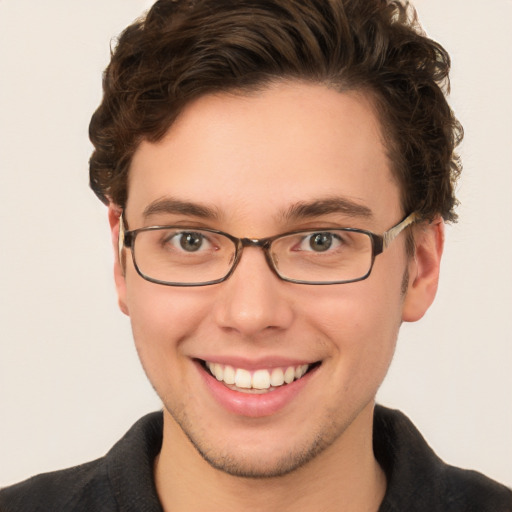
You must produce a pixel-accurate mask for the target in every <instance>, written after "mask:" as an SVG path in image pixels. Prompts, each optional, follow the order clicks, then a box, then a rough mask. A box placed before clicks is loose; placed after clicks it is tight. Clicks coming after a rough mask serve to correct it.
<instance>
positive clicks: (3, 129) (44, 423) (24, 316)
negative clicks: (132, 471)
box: [0, 0, 512, 486]
mask: <svg viewBox="0 0 512 512" xmlns="http://www.w3.org/2000/svg"><path fill="white" fill-rule="evenodd" d="M150 4H151V2H150V1H149V0H87V1H86V2H85V1H81V2H76V1H70V0H46V1H44V2H40V1H38V0H0V220H1V222H0V244H1V249H0V250H1V252H0V258H1V261H0V300H1V303H0V315H1V318H0V486H2V485H7V484H10V483H13V482H15V481H18V480H20V479H23V478H26V477H28V476H31V475H33V474H35V473H39V472H42V471H48V470H52V469H57V468H63V467H67V466H70V465H75V464H78V463H81V462H85V461H87V460H91V459H93V458H96V457H99V456H102V455H103V454H104V453H105V452H106V451H107V450H108V449H109V448H110V447H111V446H112V445H113V444H114V442H115V441H116V440H117V439H119V438H120V437H121V435H122V434H123V433H124V432H125V431H126V430H127V429H128V428H129V427H130V426H131V424H132V423H133V422H134V421H135V420H136V419H137V418H139V417H140V416H141V415H142V414H144V413H146V412H148V411H152V410H155V409H157V408H159V407H160V403H159V400H158V399H157V397H156V396H155V394H154V392H153V390H152V389H151V387H150V385H149V384H148V383H147V381H146V378H145V376H144V374H143V371H142V370H141V368H140V366H139V363H138V359H137V356H136V353H135V350H134V347H133V343H132V338H131V332H130V326H129V321H128V319H127V318H126V317H124V316H123V315H122V314H121V313H120V312H119V311H118V309H117V305H116V297H115V291H114V286H113V280H112V276H111V274H112V272H111V267H112V254H111V247H110V239H109V231H108V225H107V216H106V213H107V211H106V208H105V207H104V206H103V205H102V204H101V203H100V202H99V201H98V200H97V199H96V198H95V197H94V195H93V194H92V192H91V191H90V190H89V189H88V158H89V155H90V153H91V145H90V143H89V141H88V136H87V130H88V123H89V118H90V116H91V114H92V112H93V111H94V109H95V108H96V106H97V105H98V103H99V101H100V98H101V72H102V70H103V69H104V67H105V66H106V64H107V63H108V59H109V51H110V50H109V47H110V44H111V40H112V38H113V37H114V36H115V35H117V34H118V33H119V32H120V31H121V30H122V29H123V28H124V27H125V26H126V25H127V24H128V23H130V22H131V21H132V20H134V19H135V18H136V17H137V16H139V15H140V14H141V13H142V12H143V11H145V10H146V9H147V8H148V7H149V6H150ZM415 4H416V6H417V9H418V12H419V15H420V19H421V21H422V24H423V26H424V28H425V29H426V31H427V32H428V34H429V35H430V36H431V37H433V38H434V39H436V40H438V41H440V42H441V43H442V44H443V45H444V46H445V47H446V48H447V49H448V51H449V52H450V54H451V55H452V58H453V73H452V95H451V100H450V101H451V104H452V106H453V108H454V109H455V110H456V112H457V114H458V116H459V118H460V119H461V121H462V123H463V124H464V127H465V131H466V137H465V141H464V143H463V146H462V148H461V153H462V157H463V160H464V165H465V170H464V173H463V177H462V179H461V182H460V185H459V188H458V194H459V197H460V200H461V206H460V208H459V214H460V222H459V223H458V224H456V225H454V226H450V227H448V230H447V243H446V251H445V257H444V263H443V267H442V276H441V284H440V288H439V292H438V297H437V299H436V302H435V304H434V306H433V307H432V308H431V310H430V311H429V312H428V314H427V315H426V317H425V318H424V319H423V320H422V321H420V322H418V323H417V324H412V325H405V326H404V327H403V329H402V332H401V335H400V339H399V344H398V349H397V353H396V357H395V361H394V363H393V365H392V367H391V370H390V374H389V376H388V378H387V381H386V382H385V384H384V385H383V387H382V389H381V391H380V392H379V396H378V399H379V401H380V402H381V403H383V404H385V405H389V406H391V407H397V408H400V409H402V410H403V411H405V412H406V413H407V414H408V415H409V416H410V418H411V419H412V420H413V421H414V422H415V424H416V425H417V426H418V428H419V429H420V430H421V431H422V433H423V434H424V436H425V437H426V438H427V440H428V441H429V443H430V444H431V446H432V447H433V448H434V449H435V450H436V451H437V453H438V454H439V455H440V456H441V457H442V458H443V459H445V460H446V461H447V462H449V463H452V464H455V465H458V466H462V467H469V468H474V469H477V470H479V471H481V472H484V473H486V474H488V475H489V476H491V477H493V478H495V479H497V480H499V481H501V482H503V483H506V484H507V485H509V486H511V485H512V403H511V402H512V401H511V390H512V370H511V368H512V243H511V235H512V229H511V225H512V201H511V200H510V197H511V192H512V172H511V171H512V151H511V140H512V137H511V136H512V99H511V98H512V96H511V91H512V72H511V69H512V66H511V63H512V37H511V29H510V23H511V22H512V2H511V1H510V0H487V1H486V2H482V1H477V0H417V1H416V2H415Z"/></svg>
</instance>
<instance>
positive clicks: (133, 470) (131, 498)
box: [0, 406, 512, 512]
mask: <svg viewBox="0 0 512 512" xmlns="http://www.w3.org/2000/svg"><path fill="white" fill-rule="evenodd" d="M162 429H163V415H162V413H161V412H157V413H152V414H149V415H147V416H145V417H143V418H142V419H140V420H139V421H138V422H137V423H136V424H135V425H134V426H133V427H132V428H131V429H130V430H129V431H128V433H127V434H126V435H125V436H124V437H123V438H122V439H121V440H120V441H119V442H118V443H117V444H115V445H114V447H113V448H112V449H111V450H110V451H109V452H108V453H107V455H106V456H105V457H102V458H100V459H97V460H95V461H92V462H89V463H87V464H82V465H80V466H76V467H74V468H70V469H65V470H62V471H56V472H52V473H46V474H43V475H38V476H35V477H33V478H30V479H29V480H26V481H24V482H21V483H19V484H16V485H13V486H10V487H7V488H5V489H3V490H1V491H0V512H43V511H44V512H96V511H98V512H162V507H161V505H160V502H159V500H158V496H157V493H156V488H155V483H154V480H153V464H154V460H155V457H156V456H157V455H158V453H159V451H160V448H161V445H162ZM373 444H374V451H375V456H376V458H377V460H378V461H379V463H380V464H381V466H382V468H383V469H384V471H385V473H386V477H387V491H386V495H385V497H384V500H383V502H382V504H381V506H380V508H379V511H378V512H444V511H446V512H448V511H449V512H512V491H511V490H510V489H508V488H506V487H505V486H503V485H500V484H498V483H496V482H494V481H492V480H490V479H488V478H487V477H485V476H483V475H482V474H480V473H477V472H474V471H468V470H462V469H458V468H455V467H453V466H448V465H447V464H445V463H444V462H443V461H442V460H441V459H439V458H438V457H437V456H436V455H435V454H434V452H433V451H432V450H431V449H430V447H429V446H428V445H427V443H426V442H425V440H424V439H423V437H422V436H421V434H420V433H419V432H418V431H417V430H416V428H415V427H414V425H413V424H412V423H411V422H410V420H409V419H408V418H407V417H406V416H404V415H403V414H402V413H401V412H399V411H393V410H390V409H386V408H384V407H381V406H377V407H376V409H375V416H374V440H373Z"/></svg>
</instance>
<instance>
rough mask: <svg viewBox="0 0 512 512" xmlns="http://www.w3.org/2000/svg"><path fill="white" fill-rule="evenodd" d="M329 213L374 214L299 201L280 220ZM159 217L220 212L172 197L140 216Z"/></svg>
mask: <svg viewBox="0 0 512 512" xmlns="http://www.w3.org/2000/svg"><path fill="white" fill-rule="evenodd" d="M331 213H341V214H343V215H346V216H348V217H359V218H368V219H371V218H373V212H372V210H371V209H370V208H368V207H367V206H364V205H361V204H359V203H356V202H355V201H352V200H351V199H348V198H345V197H339V196H336V197H328V198H324V199H316V200H313V201H299V202H297V203H294V204H292V205H291V206H289V207H288V208H287V209H286V210H285V211H284V212H282V213H281V214H280V215H279V217H280V218H281V219H283V220H284V221H285V222H296V221H298V220H303V219H306V218H312V217H320V216H322V215H328V214H331ZM158 214H174V215H187V216H192V217H199V218H202V219H219V218H220V217H221V215H220V213H219V211H218V210H217V209H216V208H215V207H211V206H207V205H205V204H201V203H193V202H190V201H183V200H180V199H175V198H172V197H164V198H161V199H157V200H155V201H153V202H152V203H150V204H149V205H148V206H146V208H145V209H144V211H143V212H142V215H143V217H144V218H148V217H151V216H152V215H158Z"/></svg>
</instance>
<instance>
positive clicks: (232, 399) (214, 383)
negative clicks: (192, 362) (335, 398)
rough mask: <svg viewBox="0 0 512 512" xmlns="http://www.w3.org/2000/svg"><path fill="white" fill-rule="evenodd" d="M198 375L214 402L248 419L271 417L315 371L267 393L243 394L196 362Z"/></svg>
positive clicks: (299, 390)
mask: <svg viewBox="0 0 512 512" xmlns="http://www.w3.org/2000/svg"><path fill="white" fill-rule="evenodd" d="M197 366H198V368H199V373H200V374H201V377H202V378H203V380H204V382H205V384H206V386H207V387H208V389H209V391H210V393H211V394H212V395H213V397H214V398H215V400H216V401H217V402H218V403H219V404H220V405H221V406H222V407H224V408H225V409H227V410H228V411H229V412H232V413H234V414H237V415H240V416H247V417H249V418H262V417H265V416H271V415H272V414H275V413H277V412H278V411H280V410H281V409H283V408H284V407H285V406H286V405H288V404H289V403H291V402H292V401H293V400H294V399H295V398H296V396H297V395H298V394H299V393H300V392H301V390H302V389H303V388H304V386H305V385H306V384H307V383H308V382H309V380H310V378H311V377H312V375H313V373H315V372H316V369H313V370H311V371H309V372H308V373H306V375H304V376H303V377H302V378H300V379H298V380H295V381H293V382H292V383H290V384H285V385H283V386H280V387H278V388H276V389H274V390H273V391H269V392H267V393H261V394H260V393H258V394H255V393H243V392H240V391H234V390H232V389H230V388H228V387H226V386H225V385H224V384H223V383H222V382H220V381H218V380H217V379H216V378H215V377H213V376H212V375H211V374H210V373H209V372H208V371H207V370H205V369H204V367H203V366H202V364H201V363H199V362H197Z"/></svg>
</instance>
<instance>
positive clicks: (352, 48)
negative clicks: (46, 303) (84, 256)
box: [0, 0, 512, 511]
mask: <svg viewBox="0 0 512 512" xmlns="http://www.w3.org/2000/svg"><path fill="white" fill-rule="evenodd" d="M448 69H449V59H448V56H447V54H446V52H445V51H444V50H443V48H442V47H440V46H439V45H438V44H436V43H434V42H432V41H430V40H428V39H427V38H426V37H424V36H423V35H421V34H420V33H419V32H418V30H417V28H416V27H415V24H414V21H413V20H412V21H411V18H410V16H408V12H407V10H406V9H405V8H404V7H402V6H401V5H399V4H394V3H392V4H391V3H390V4H389V5H388V4H386V3H384V2H380V1H377V0H375V1H368V0H365V1H356V0H353V1H348V0H347V1H345V2H342V1H340V0H338V1H334V0H333V1H328V0H318V1H284V0H281V1H277V0H276V1H265V2H262V1H259V2H254V1H250V2H249V1H240V2H227V1H219V0H216V1H213V0H209V1H201V2H195V3H190V2H173V1H169V0H166V1H162V0H160V1H159V2H157V3H156V4H155V5H154V7H153V8H152V9H151V11H150V12H149V13H148V15H147V17H146V18H145V19H144V20H141V21H139V22H137V23H136V24H134V25H132V26H131V27H129V28H128V29H127V30H126V31H125V32H124V33H123V35H122V36H121V38H120V40H119V44H118V46H117V48H116V51H115V52H114V54H113V56H112V60H111V63H110V66H109V68H108V70H107V72H106V75H105V83H104V98H103V101H102V104H101V105H100V108H99V109H98V111H97V112H96V113H95V115H94V117H93V119H92V122H91V139H92V141H93V143H94V145H95V152H94V154H93V156H92V158H91V186H92V188H93V190H94V191H95V192H96V194H97V195H98V196H99V197H100V198H101V199H102V200H103V201H104V202H105V203H107V204H108V208H109V220H110V225H111V229H112V239H113V244H114V249H115V255H116V261H115V280H116V287H117V292H118V297H119V304H120V307H121V310H122V311H123V312H124V313H125V314H127V315H129V317H130V320H131V323H132V327H133V332H134V339H135V343H136V347H137V350H138V353H139V356H140V359H141V362H142V364H143V367H144V369H145V371H146V373H147V375H148V378H149V380H150V381H151V383H152V385H153V387H154V388H155V390H156V391H157V393H158V394H159V396H160V398H161V399H162V402H163V404H164V411H163V415H162V414H155V415H151V416H148V417H146V418H143V419H142V420H141V421H140V422H139V423H138V424H136V425H135V426H134V427H133V429H132V430H131V431H130V432H129V433H128V434H127V436H126V437H125V438H123V439H122V440H121V441H120V442H119V443H118V444H117V445H116V446H115V447H114V448H113V449H112V451H111V452H110V453H109V454H108V455H107V456H106V457H105V458H103V459H100V460H98V461H95V462H92V463H89V464H86V465H83V466H80V467H77V468H73V469H70V470H66V471H64V472H59V473H54V474H49V475H43V476H40V477H36V478H35V479H33V480H30V481H27V482H25V483H22V484H19V485H18V486H14V487H12V488H10V489H6V490H4V491H3V492H2V493H1V494H0V507H1V510H6V511H9V510H34V509H35V510H123V511H125V510H162V509H163V510H177V511H188V510H240V509H242V510H267V509H269V510H322V511H323V510H353V511H359V510H361V511H363V510H365V511H366V510H381V511H386V510H489V511H491V510H492V511H496V510H498V511H501V510H512V494H511V492H510V491H509V490H507V489H506V488H505V487H503V486H500V485H499V484H497V483H494V482H492V481H490V480H488V479H487V478H485V477H483V476H482V475H479V474H477V473H473V472H467V471H462V470H458V469H456V468H451V467H449V466H446V465H444V464H443V463H442V462H441V461H440V460H439V459H438V458H437V457H436V456H435V455H434V454H433V452H432V451H431V450H430V449H429V448H428V446H427V445H426V444H425V442H424V441H423V439H422V438H421V436H420V435H419V433H418V432H417V431H416V430H415V428H414V427H413V426H412V424H411V423H410V422H409V421H408V420H407V418H405V417H404V416H403V415H402V414H401V413H398V412H396V411H390V410H386V409H384V408H381V407H377V408H375V403H374V399H375V394H376V392H377V389H378V388H379V386H380V384H381V382H382V380H383V379H384V376H385V374H386V371H387V369H388V366H389V364H390V362H391V358H392V355H393V352H394V349H395V343H396V338H397V334H398V330H399V327H400V324H401V323H402V322H404V321H406V322H411V321H416V320H418V319H420V318H421V317H422V316H423V314H424V313H425V312H426V310H427V309H428V307H429V306H430V304H431V303H432V301H433V299H434V296H435V293H436V289H437V281H438V273H439V264H440V258H441V253H442V249H443V220H448V221H453V220H455V218H456V215H455V212H454V205H455V203H456V200H455V197H454V194H453V186H454V183H455V180H456V178H457V176H458V173H459V171H460V166H459V164H458V160H457V157H456V156H455V154H454V149H455V147H456V145H457V143H458V142H459V140H460V137H461V128H460V125H459V124H458V122H457V121H456V119H455V118H454V116H453V114H452V112H451V110H450V108H449V107H448V105H447V103H446V100H445V97H444V94H443V87H444V88H446V86H447V77H448Z"/></svg>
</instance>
